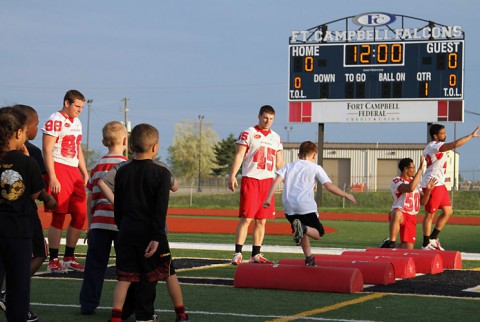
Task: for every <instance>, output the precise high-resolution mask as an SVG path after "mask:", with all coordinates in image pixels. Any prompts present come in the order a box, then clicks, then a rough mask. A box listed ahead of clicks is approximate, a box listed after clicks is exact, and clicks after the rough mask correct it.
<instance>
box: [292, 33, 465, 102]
mask: <svg viewBox="0 0 480 322" xmlns="http://www.w3.org/2000/svg"><path fill="white" fill-rule="evenodd" d="M289 51H290V62H289V66H290V85H289V86H290V87H289V89H290V90H289V100H290V101H297V100H298V101H315V100H345V99H413V100H416V99H430V100H435V99H446V98H449V99H462V98H463V51H464V41H463V40H431V41H402V42H386V43H372V42H370V43H325V44H322V43H319V44H294V45H290V46H289Z"/></svg>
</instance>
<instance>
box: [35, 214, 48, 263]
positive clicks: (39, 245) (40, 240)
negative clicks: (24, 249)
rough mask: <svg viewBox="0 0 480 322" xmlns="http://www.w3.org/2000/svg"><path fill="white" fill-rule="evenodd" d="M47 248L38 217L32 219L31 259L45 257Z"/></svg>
mask: <svg viewBox="0 0 480 322" xmlns="http://www.w3.org/2000/svg"><path fill="white" fill-rule="evenodd" d="M47 256H48V247H47V243H46V241H45V236H44V235H43V228H42V222H41V221H40V218H38V215H36V216H35V218H34V219H33V235H32V257H47Z"/></svg>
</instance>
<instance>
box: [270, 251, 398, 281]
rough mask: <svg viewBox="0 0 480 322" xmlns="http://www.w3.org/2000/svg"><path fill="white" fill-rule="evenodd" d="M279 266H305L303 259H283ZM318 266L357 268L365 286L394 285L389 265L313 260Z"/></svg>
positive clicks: (360, 261)
mask: <svg viewBox="0 0 480 322" xmlns="http://www.w3.org/2000/svg"><path fill="white" fill-rule="evenodd" d="M278 263H279V264H281V265H305V261H304V260H303V259H292V258H283V259H281V260H279V261H278ZM315 263H316V264H317V265H318V266H326V267H350V268H358V269H359V270H360V273H362V276H363V283H365V284H381V285H387V284H392V283H395V271H394V269H393V265H392V264H391V263H383V262H372V261H366V260H336V261H334V260H315Z"/></svg>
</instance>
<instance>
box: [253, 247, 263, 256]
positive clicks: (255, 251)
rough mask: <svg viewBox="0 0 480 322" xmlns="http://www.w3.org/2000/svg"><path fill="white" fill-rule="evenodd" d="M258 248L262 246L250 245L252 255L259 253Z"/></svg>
mask: <svg viewBox="0 0 480 322" xmlns="http://www.w3.org/2000/svg"><path fill="white" fill-rule="evenodd" d="M260 248H262V246H252V257H253V256H255V255H257V254H260Z"/></svg>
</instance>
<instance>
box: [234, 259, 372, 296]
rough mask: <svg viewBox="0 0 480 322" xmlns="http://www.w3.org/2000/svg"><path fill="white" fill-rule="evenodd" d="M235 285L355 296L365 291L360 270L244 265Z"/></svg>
mask: <svg viewBox="0 0 480 322" xmlns="http://www.w3.org/2000/svg"><path fill="white" fill-rule="evenodd" d="M233 286H235V287H247V288H268V289H276V290H291V291H316V292H336V293H355V292H360V291H362V290H363V278H362V273H360V270H359V269H358V268H344V267H320V266H318V267H310V266H305V265H302V266H296V265H279V264H274V265H265V264H241V265H238V267H237V269H236V270H235V277H234V280H233Z"/></svg>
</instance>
